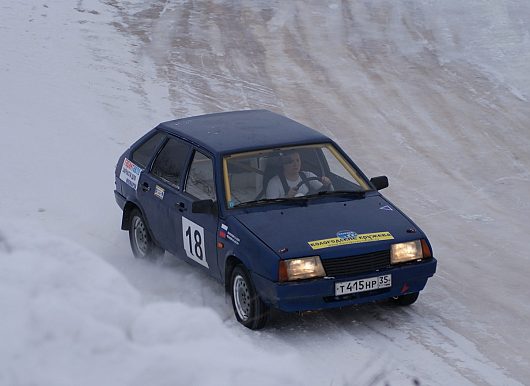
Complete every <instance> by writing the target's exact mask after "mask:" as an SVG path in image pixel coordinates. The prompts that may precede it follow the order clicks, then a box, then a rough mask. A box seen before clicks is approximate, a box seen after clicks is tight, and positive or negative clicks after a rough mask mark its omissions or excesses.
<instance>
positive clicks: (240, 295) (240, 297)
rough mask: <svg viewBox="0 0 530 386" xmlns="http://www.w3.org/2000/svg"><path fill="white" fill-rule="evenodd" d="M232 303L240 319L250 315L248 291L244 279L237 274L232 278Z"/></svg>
mask: <svg viewBox="0 0 530 386" xmlns="http://www.w3.org/2000/svg"><path fill="white" fill-rule="evenodd" d="M234 303H235V306H236V311H237V313H238V315H239V317H240V318H241V319H242V320H247V319H248V317H249V315H250V292H249V288H248V285H247V282H246V280H245V279H244V278H243V277H242V276H241V275H237V276H236V278H235V280H234Z"/></svg>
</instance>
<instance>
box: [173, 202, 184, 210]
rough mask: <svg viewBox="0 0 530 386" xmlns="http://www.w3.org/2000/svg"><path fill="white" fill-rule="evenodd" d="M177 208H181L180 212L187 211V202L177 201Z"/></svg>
mask: <svg viewBox="0 0 530 386" xmlns="http://www.w3.org/2000/svg"><path fill="white" fill-rule="evenodd" d="M175 208H177V209H178V210H179V212H185V211H186V204H185V203H183V202H177V203H176V204H175Z"/></svg>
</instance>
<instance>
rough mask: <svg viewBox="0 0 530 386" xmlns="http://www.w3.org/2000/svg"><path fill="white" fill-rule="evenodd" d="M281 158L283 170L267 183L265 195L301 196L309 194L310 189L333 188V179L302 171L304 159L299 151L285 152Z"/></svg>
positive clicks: (278, 196)
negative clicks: (302, 159)
mask: <svg viewBox="0 0 530 386" xmlns="http://www.w3.org/2000/svg"><path fill="white" fill-rule="evenodd" d="M280 159H281V163H282V172H281V173H280V174H279V175H277V176H274V177H272V178H271V180H270V181H269V183H268V184H267V192H266V194H265V197H267V198H280V197H300V196H305V195H306V194H308V193H309V191H310V190H311V191H318V190H320V189H322V187H325V188H326V189H330V188H331V180H330V179H329V178H328V177H325V176H323V177H321V178H319V177H317V176H316V175H315V174H313V173H311V172H307V171H300V167H301V164H302V161H301V159H300V154H299V153H298V152H296V151H292V152H288V153H285V154H283V155H282V156H281V157H280ZM331 189H332V188H331Z"/></svg>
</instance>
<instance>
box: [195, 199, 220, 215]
mask: <svg viewBox="0 0 530 386" xmlns="http://www.w3.org/2000/svg"><path fill="white" fill-rule="evenodd" d="M191 211H192V213H214V212H215V203H214V202H213V200H212V199H207V200H197V201H193V203H192V204H191Z"/></svg>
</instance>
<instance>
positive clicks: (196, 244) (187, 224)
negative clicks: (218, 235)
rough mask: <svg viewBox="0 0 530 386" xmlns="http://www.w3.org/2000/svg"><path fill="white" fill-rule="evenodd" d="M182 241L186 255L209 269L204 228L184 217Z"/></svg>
mask: <svg viewBox="0 0 530 386" xmlns="http://www.w3.org/2000/svg"><path fill="white" fill-rule="evenodd" d="M182 241H183V242H184V250H185V251H186V255H187V256H188V257H189V258H190V259H192V260H193V261H196V262H197V263H199V264H200V265H202V266H205V267H206V268H209V267H208V263H207V262H206V248H205V247H204V228H203V227H201V226H200V225H198V224H195V223H194V222H193V221H191V220H188V219H187V218H186V217H182Z"/></svg>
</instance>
